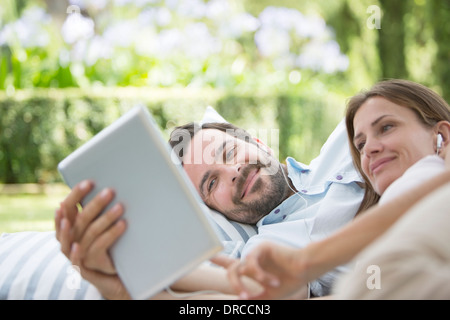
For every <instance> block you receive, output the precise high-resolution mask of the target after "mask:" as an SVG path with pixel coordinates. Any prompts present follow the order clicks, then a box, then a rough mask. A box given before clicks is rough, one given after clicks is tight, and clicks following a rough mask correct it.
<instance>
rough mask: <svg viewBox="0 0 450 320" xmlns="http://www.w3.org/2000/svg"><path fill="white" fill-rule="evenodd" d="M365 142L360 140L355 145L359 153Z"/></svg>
mask: <svg viewBox="0 0 450 320" xmlns="http://www.w3.org/2000/svg"><path fill="white" fill-rule="evenodd" d="M364 145H365V142H360V143H358V144H357V145H356V149H357V150H358V151H359V152H360V153H361V152H362V150H363V148H364Z"/></svg>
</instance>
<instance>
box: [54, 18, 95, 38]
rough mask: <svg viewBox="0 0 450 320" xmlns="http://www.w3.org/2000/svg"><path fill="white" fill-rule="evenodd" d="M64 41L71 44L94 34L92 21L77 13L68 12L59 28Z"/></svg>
mask: <svg viewBox="0 0 450 320" xmlns="http://www.w3.org/2000/svg"><path fill="white" fill-rule="evenodd" d="M61 33H62V36H63V39H64V41H65V42H66V43H69V44H73V43H75V42H77V41H79V40H86V39H89V38H91V37H92V36H93V35H94V21H93V20H92V19H91V18H87V17H84V16H82V15H81V14H78V13H72V14H69V15H68V16H67V18H66V20H65V21H64V24H63V26H62V28H61Z"/></svg>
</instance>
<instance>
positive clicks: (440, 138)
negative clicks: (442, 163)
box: [436, 133, 444, 154]
mask: <svg viewBox="0 0 450 320" xmlns="http://www.w3.org/2000/svg"><path fill="white" fill-rule="evenodd" d="M443 141H444V139H443V138H442V134H440V133H438V135H437V142H436V154H439V151H440V150H441V148H442V142H443Z"/></svg>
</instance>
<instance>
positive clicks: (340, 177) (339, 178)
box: [336, 175, 344, 180]
mask: <svg viewBox="0 0 450 320" xmlns="http://www.w3.org/2000/svg"><path fill="white" fill-rule="evenodd" d="M343 178H344V177H343V176H341V175H338V176H337V177H336V179H337V180H342V179H343Z"/></svg>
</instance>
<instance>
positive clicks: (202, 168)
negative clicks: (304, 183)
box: [183, 129, 288, 223]
mask: <svg viewBox="0 0 450 320" xmlns="http://www.w3.org/2000/svg"><path fill="white" fill-rule="evenodd" d="M183 166H184V169H185V170H186V172H187V174H188V176H189V178H190V179H191V181H192V182H193V184H194V186H195V188H196V189H197V191H198V192H199V194H200V196H201V198H202V199H203V200H204V202H205V203H206V204H207V205H208V206H209V207H210V208H212V209H215V210H217V211H219V212H221V213H223V214H224V215H225V216H226V217H228V218H229V219H232V220H235V221H239V222H243V223H256V222H257V221H258V220H259V219H261V218H262V217H263V216H265V215H267V214H268V213H269V212H270V211H271V210H272V209H273V208H275V207H276V206H277V205H279V204H280V203H281V202H282V201H283V200H284V199H285V198H286V196H287V194H288V185H287V182H286V181H285V178H284V176H283V173H282V172H281V170H279V168H280V163H279V162H278V161H277V160H276V159H275V158H274V157H273V156H271V155H270V154H269V153H267V152H266V151H264V150H263V149H261V148H259V147H258V145H256V144H253V143H248V142H246V141H244V140H241V139H238V138H236V137H234V136H232V135H230V134H228V133H226V132H223V131H220V130H216V129H205V130H200V131H199V132H198V133H197V134H196V135H195V136H194V138H193V139H192V140H191V143H190V144H189V145H188V146H187V149H186V153H184V157H183Z"/></svg>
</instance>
